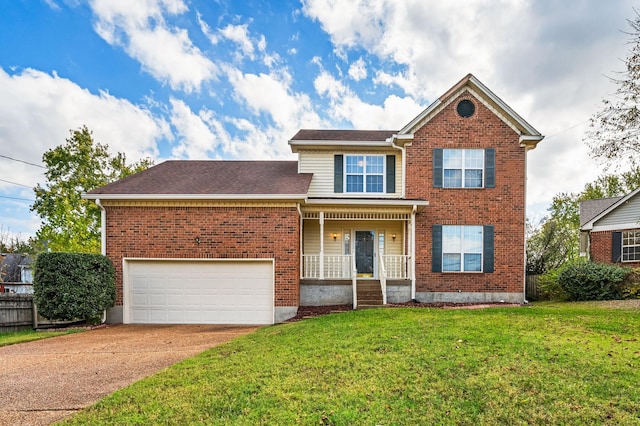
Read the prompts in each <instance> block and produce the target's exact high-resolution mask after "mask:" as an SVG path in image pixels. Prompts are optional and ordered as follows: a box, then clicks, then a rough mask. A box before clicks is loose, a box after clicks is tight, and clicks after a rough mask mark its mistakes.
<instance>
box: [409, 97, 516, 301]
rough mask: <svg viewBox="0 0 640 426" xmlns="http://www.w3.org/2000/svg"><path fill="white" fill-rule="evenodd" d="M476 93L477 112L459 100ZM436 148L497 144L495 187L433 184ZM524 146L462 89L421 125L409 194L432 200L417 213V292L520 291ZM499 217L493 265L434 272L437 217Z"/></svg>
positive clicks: (457, 221) (468, 220) (479, 221)
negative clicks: (467, 113) (460, 110)
mask: <svg viewBox="0 0 640 426" xmlns="http://www.w3.org/2000/svg"><path fill="white" fill-rule="evenodd" d="M462 99H469V100H471V101H472V102H473V103H474V104H475V106H476V111H475V114H474V115H473V116H471V117H469V118H462V117H460V116H459V115H458V114H457V112H456V106H457V104H458V102H459V101H460V100H462ZM433 148H476V149H481V148H495V155H496V157H495V159H496V185H495V188H483V189H460V188H434V187H433ZM525 155H526V153H525V149H524V148H522V147H520V143H519V135H518V134H517V133H516V132H515V131H514V130H513V129H511V128H510V127H509V126H508V125H506V124H505V123H504V122H503V121H502V120H500V119H499V118H498V117H497V116H496V115H495V114H494V113H493V112H492V111H491V110H489V109H488V108H487V107H485V106H484V105H483V104H482V103H481V102H479V101H478V100H477V99H475V98H474V97H473V96H471V95H470V94H469V93H464V94H463V95H461V96H460V97H459V98H458V99H456V100H454V101H453V102H452V103H451V104H449V105H448V106H447V107H445V108H444V109H443V110H442V111H441V112H440V113H439V114H438V115H436V116H435V117H433V118H432V119H431V120H430V121H429V122H428V123H427V124H426V125H425V126H423V127H422V128H421V129H420V130H418V131H417V132H416V133H415V137H414V141H413V144H412V145H411V146H408V147H407V198H422V199H425V200H427V201H429V206H428V207H426V208H425V209H424V211H423V212H422V213H420V214H419V215H418V216H416V240H417V242H416V290H417V291H418V292H431V291H435V292H458V291H462V292H513V293H515V292H522V291H523V286H524V239H525V237H524V227H525V188H526V181H525V173H526V168H525ZM434 224H440V225H493V226H494V233H495V238H494V248H495V255H494V256H495V261H494V267H495V272H494V273H487V274H484V273H483V274H479V273H433V272H431V260H432V259H431V251H432V243H431V234H432V225H434Z"/></svg>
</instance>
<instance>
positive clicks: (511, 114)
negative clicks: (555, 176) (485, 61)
mask: <svg viewBox="0 0 640 426" xmlns="http://www.w3.org/2000/svg"><path fill="white" fill-rule="evenodd" d="M465 90H467V91H469V92H471V94H473V95H474V96H475V97H476V98H477V99H478V100H480V101H482V102H483V103H485V105H486V106H488V107H489V108H490V109H492V110H493V112H494V113H495V114H496V115H497V116H498V117H500V119H501V120H502V121H504V122H505V123H506V124H507V125H509V126H510V127H511V128H513V129H514V131H516V132H517V133H518V134H519V135H520V145H521V146H524V147H525V148H527V149H534V148H535V147H536V145H537V144H538V142H540V141H541V140H542V139H544V136H543V135H542V134H541V133H540V132H538V131H537V130H536V129H535V128H534V127H533V126H532V125H531V124H529V123H527V122H526V121H525V120H524V119H523V118H522V117H520V116H519V115H518V114H517V113H516V112H515V111H514V110H513V109H511V107H510V106H509V105H507V104H506V103H505V102H504V101H503V100H502V99H500V98H499V97H498V96H496V94H495V93H493V92H492V91H491V90H489V88H488V87H487V86H485V85H484V84H482V83H481V82H480V80H478V79H477V78H476V77H475V76H474V75H473V74H467V75H466V76H465V77H464V78H463V79H462V80H460V81H459V82H458V83H456V84H455V85H454V86H453V87H452V88H451V89H449V90H448V91H447V92H445V93H444V94H443V95H442V96H440V97H439V98H438V99H436V100H435V101H434V102H433V103H432V104H431V105H429V106H428V107H427V108H426V109H425V110H424V111H422V112H421V113H420V114H419V115H418V116H417V117H416V118H414V119H413V120H411V121H410V122H409V123H408V124H407V125H406V126H404V127H403V128H402V129H400V131H399V132H398V134H397V135H395V139H398V140H410V139H413V133H414V132H415V131H417V130H418V129H419V128H421V127H422V126H423V125H424V124H425V123H426V122H427V121H429V120H430V119H431V118H432V117H433V116H434V115H436V114H437V113H438V112H440V109H441V107H444V106H446V105H447V104H448V103H449V102H451V101H453V100H454V99H455V98H457V97H458V95H459V94H461V93H462V92H463V91H465Z"/></svg>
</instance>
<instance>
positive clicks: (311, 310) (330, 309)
mask: <svg viewBox="0 0 640 426" xmlns="http://www.w3.org/2000/svg"><path fill="white" fill-rule="evenodd" d="M504 306H521V305H519V304H517V303H451V302H433V303H420V302H406V303H389V304H387V305H386V306H384V307H386V308H435V309H482V308H495V307H504ZM381 307H382V306H381ZM351 310H353V306H352V305H329V306H300V307H299V308H298V314H297V315H296V316H295V317H293V318H291V319H289V320H287V322H294V321H300V320H302V319H305V318H312V317H319V316H321V315H327V314H332V313H334V312H346V311H351Z"/></svg>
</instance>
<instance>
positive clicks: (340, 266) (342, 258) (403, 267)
mask: <svg viewBox="0 0 640 426" xmlns="http://www.w3.org/2000/svg"><path fill="white" fill-rule="evenodd" d="M302 258H303V262H302V265H303V271H302V278H311V279H342V280H349V279H351V278H353V268H352V265H351V264H352V263H353V261H355V259H354V258H353V256H350V255H325V256H324V259H323V260H324V262H322V263H323V265H322V267H321V266H320V255H319V254H305V255H303V256H302ZM409 260H410V256H408V255H381V256H379V258H378V264H379V266H378V275H379V279H382V277H381V276H380V265H383V266H384V269H385V271H386V278H387V279H389V280H407V279H410V278H411V273H410V271H409V268H410V266H411V262H410V261H409ZM321 269H323V270H322V271H321ZM320 272H322V274H321V273H320Z"/></svg>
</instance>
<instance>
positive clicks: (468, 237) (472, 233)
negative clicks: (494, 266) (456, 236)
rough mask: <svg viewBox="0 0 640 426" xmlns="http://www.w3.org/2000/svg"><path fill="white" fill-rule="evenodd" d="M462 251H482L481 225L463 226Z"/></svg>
mask: <svg viewBox="0 0 640 426" xmlns="http://www.w3.org/2000/svg"><path fill="white" fill-rule="evenodd" d="M462 251H463V252H464V253H482V226H465V227H464V243H463V245H462Z"/></svg>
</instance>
